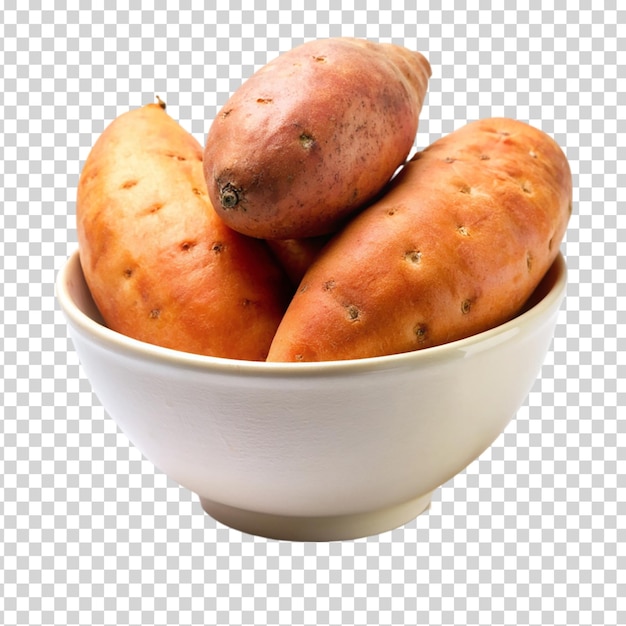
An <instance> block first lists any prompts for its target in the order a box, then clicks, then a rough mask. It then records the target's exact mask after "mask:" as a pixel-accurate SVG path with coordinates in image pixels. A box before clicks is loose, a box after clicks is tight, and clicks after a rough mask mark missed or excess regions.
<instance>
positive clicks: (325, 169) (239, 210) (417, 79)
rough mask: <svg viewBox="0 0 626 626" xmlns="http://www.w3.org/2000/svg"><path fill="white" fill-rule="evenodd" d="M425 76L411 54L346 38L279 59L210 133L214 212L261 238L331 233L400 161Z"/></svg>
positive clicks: (240, 92)
mask: <svg viewBox="0 0 626 626" xmlns="http://www.w3.org/2000/svg"><path fill="white" fill-rule="evenodd" d="M430 74H431V68H430V65H429V63H428V61H427V60H426V59H425V57H424V56H422V55H421V54H420V53H419V52H413V51H410V50H408V49H407V48H404V47H402V46H398V45H394V44H386V43H384V44H382V43H374V42H371V41H367V40H361V39H353V38H343V37H337V38H330V39H322V40H315V41H310V42H308V43H305V44H302V45H300V46H297V47H296V48H293V49H292V50H290V51H288V52H286V53H284V54H282V55H280V56H278V57H277V58H275V59H274V60H272V61H271V62H270V63H268V64H267V65H266V66H264V67H262V68H261V69H260V70H258V71H257V72H256V73H255V74H253V75H252V76H251V77H250V78H249V79H248V80H246V81H245V82H244V83H243V84H242V85H241V86H240V87H239V89H237V90H236V91H235V93H234V94H233V95H232V96H231V98H230V99H229V100H228V102H227V103H226V104H225V105H224V107H223V108H222V109H221V111H220V112H219V113H218V115H217V116H216V118H215V119H214V120H213V121H212V124H211V126H210V128H209V131H208V133H207V143H206V148H205V151H204V172H205V177H206V180H207V186H208V190H209V196H210V198H211V200H212V202H213V205H214V206H215V208H216V211H217V212H218V213H219V215H220V216H221V217H222V219H224V221H225V222H226V223H227V224H228V225H229V226H231V227H232V228H234V229H235V230H237V231H239V232H242V233H244V234H246V235H250V236H253V237H260V238H264V239H298V238H305V237H316V236H318V235H324V234H328V233H330V232H333V231H334V230H336V229H337V228H338V227H339V225H340V224H341V223H342V222H343V220H345V218H346V217H347V216H348V215H350V214H352V213H354V212H355V211H356V210H357V209H358V208H360V207H361V206H363V205H364V204H365V203H366V202H369V201H370V200H371V199H373V198H374V196H375V195H376V194H377V193H378V192H379V191H380V189H381V188H382V187H384V185H385V184H386V183H387V182H388V181H389V180H390V178H391V177H392V175H393V174H394V172H395V171H396V170H397V169H398V167H399V166H400V165H401V164H402V163H403V162H404V161H405V160H406V158H407V156H408V154H409V152H410V150H411V148H412V146H413V143H414V141H415V136H416V131H417V127H418V117H419V114H420V111H421V108H422V103H423V100H424V97H425V93H426V87H427V83H428V79H429V77H430Z"/></svg>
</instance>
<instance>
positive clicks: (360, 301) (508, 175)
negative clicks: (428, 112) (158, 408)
mask: <svg viewBox="0 0 626 626" xmlns="http://www.w3.org/2000/svg"><path fill="white" fill-rule="evenodd" d="M571 202H572V178H571V173H570V168H569V165H568V162H567V159H566V157H565V155H564V153H563V152H562V150H561V149H560V148H559V146H558V145H557V144H556V143H555V141H554V140H553V139H552V138H551V137H549V136H548V135H546V134H545V133H543V132H542V131H540V130H539V129H537V128H534V127H532V126H530V125H528V124H525V123H523V122H520V121H515V120H510V119H499V118H495V119H485V120H480V121H476V122H472V123H470V124H467V125H466V126H464V127H462V128H461V129H459V130H457V131H455V132H453V133H451V134H450V135H448V136H445V137H443V138H442V139H440V140H438V141H436V142H435V143H434V144H432V145H431V146H430V147H428V148H426V149H425V150H423V151H422V152H419V153H417V154H416V155H415V157H414V158H413V159H412V160H411V161H410V162H409V163H407V165H406V166H405V167H404V169H403V170H402V172H401V173H400V174H399V175H398V176H397V177H396V178H395V179H394V180H393V181H392V182H391V184H390V187H389V189H388V191H387V192H386V193H385V194H384V195H383V196H382V198H381V199H379V200H378V201H376V202H374V203H373V204H372V205H371V206H369V207H368V208H367V209H365V210H364V211H363V212H361V213H360V214H359V215H358V216H356V217H355V218H354V220H352V221H351V222H350V224H348V226H347V227H346V228H345V229H344V230H343V231H342V232H340V233H339V234H337V235H335V237H334V238H333V240H331V242H330V243H329V244H328V245H327V246H326V247H325V248H324V250H323V252H322V254H321V255H320V256H319V257H318V259H317V260H316V261H315V262H314V263H313V265H312V266H311V268H310V269H309V271H308V272H307V273H306V274H305V276H304V278H303V280H302V283H301V285H300V288H299V289H298V291H297V293H296V295H295V296H294V298H293V300H292V302H291V304H290V306H289V308H288V310H287V312H286V313H285V316H284V318H283V321H282V322H281V325H280V326H279V328H278V331H277V332H276V336H275V338H274V341H273V343H272V346H271V348H270V352H269V356H268V360H269V361H299V360H302V361H324V360H337V359H350V358H362V357H369V356H377V355H384V354H392V353H399V352H406V351H411V350H417V349H420V348H426V347H429V346H435V345H437V344H442V343H446V342H449V341H452V340H455V339H461V338H463V337H467V336H469V335H472V334H475V333H478V332H480V331H483V330H486V329H489V328H491V327H494V326H496V325H498V324H500V323H503V322H505V321H507V320H509V319H510V318H512V317H514V316H515V315H516V314H517V313H518V312H519V311H520V309H521V307H522V306H523V305H524V303H525V301H526V300H527V299H528V298H529V296H530V295H531V294H532V292H533V290H534V289H535V288H536V286H537V285H538V283H539V282H540V280H541V279H542V277H543V276H544V275H545V273H546V271H547V270H548V268H549V267H550V265H551V264H552V262H553V260H554V259H555V258H556V256H557V254H558V252H559V246H560V242H561V240H562V238H563V236H564V233H565V229H566V226H567V223H568V220H569V216H570V214H571V206H572V205H571Z"/></svg>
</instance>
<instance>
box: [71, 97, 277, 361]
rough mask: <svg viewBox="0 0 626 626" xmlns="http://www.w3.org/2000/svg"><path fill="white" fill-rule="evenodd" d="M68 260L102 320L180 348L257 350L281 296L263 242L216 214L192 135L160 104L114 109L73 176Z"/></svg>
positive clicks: (234, 353) (257, 355) (268, 334)
mask: <svg viewBox="0 0 626 626" xmlns="http://www.w3.org/2000/svg"><path fill="white" fill-rule="evenodd" d="M76 212H77V232H78V242H79V252H80V260H81V264H82V267H83V271H84V274H85V278H86V280H87V284H88V286H89V288H90V291H91V294H92V296H93V298H94V301H95V303H96V305H97V306H98V308H99V309H100V312H101V313H102V316H103V318H104V320H105V322H106V324H107V325H108V326H109V327H110V328H112V329H113V330H116V331H119V332H120V333H123V334H125V335H128V336H130V337H134V338H136V339H140V340H143V341H146V342H149V343H153V344H158V345H161V346H165V347H168V348H174V349H178V350H182V351H186V352H192V353H198V354H204V355H213V356H220V357H229V358H237V359H248V360H263V359H265V357H266V355H267V351H268V348H269V345H270V342H271V339H272V337H273V335H274V331H275V330H276V327H277V326H278V323H279V321H280V318H281V316H282V314H283V312H284V309H285V307H286V304H287V297H288V296H287V291H286V286H288V284H289V283H288V280H287V277H286V276H285V275H284V273H283V272H282V269H281V268H280V267H279V265H278V263H277V262H276V261H275V259H274V257H273V256H272V255H271V252H270V250H269V249H268V248H267V247H266V246H265V244H264V243H263V242H261V241H258V240H256V239H251V238H248V237H244V236H243V235H240V234H239V233H236V232H234V231H232V230H231V229H229V228H228V227H227V226H226V225H224V223H223V222H222V220H220V218H219V217H218V216H217V215H216V213H215V211H214V210H213V207H212V206H211V203H210V201H209V198H208V194H207V189H206V184H205V180H204V175H203V172H202V146H201V144H199V143H198V141H196V139H195V138H193V136H191V135H190V134H189V133H188V132H187V131H186V130H184V129H183V128H182V127H181V126H180V125H179V124H178V122H176V121H175V120H174V119H172V118H171V117H170V116H169V115H168V114H167V113H166V112H165V110H164V106H162V105H160V104H156V103H155V104H148V105H146V106H144V107H141V108H138V109H134V110H131V111H129V112H126V113H124V114H122V115H120V116H119V117H118V118H116V119H115V120H114V121H113V122H112V123H111V124H110V125H109V126H108V127H107V128H106V129H105V131H104V132H103V133H102V135H101V136H100V137H99V139H98V140H97V141H96V143H95V145H94V146H93V148H92V150H91V152H90V153H89V155H88V158H87V160H86V162H85V164H84V168H83V170H82V173H81V177H80V180H79V185H78V195H77V206H76Z"/></svg>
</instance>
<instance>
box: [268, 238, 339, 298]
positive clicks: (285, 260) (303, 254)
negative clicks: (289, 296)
mask: <svg viewBox="0 0 626 626" xmlns="http://www.w3.org/2000/svg"><path fill="white" fill-rule="evenodd" d="M329 238H330V237H329V236H328V235H322V236H320V237H310V238H309V239H268V240H267V245H268V246H269V247H270V250H271V251H272V252H273V253H274V256H275V257H276V258H277V259H278V262H279V263H280V264H281V266H282V267H283V269H284V270H285V273H286V274H287V276H289V279H290V280H291V282H292V283H293V285H294V287H297V286H298V285H299V284H300V281H301V280H302V277H303V276H304V275H305V274H306V272H307V270H308V269H309V267H311V265H312V264H313V261H315V259H316V258H317V257H318V256H319V254H320V252H321V251H322V248H323V247H324V246H325V245H326V243H328V240H329Z"/></svg>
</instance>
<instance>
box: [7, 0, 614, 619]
mask: <svg viewBox="0 0 626 626" xmlns="http://www.w3.org/2000/svg"><path fill="white" fill-rule="evenodd" d="M85 4H86V3H80V5H81V6H85ZM93 4H94V5H97V6H100V5H101V4H102V3H99V2H96V3H93ZM109 4H112V3H109ZM117 4H118V5H119V7H120V8H118V9H114V10H110V9H108V10H100V9H99V8H94V9H93V10H91V9H90V10H82V9H79V3H78V1H77V0H74V1H69V0H61V1H59V2H54V3H52V2H50V3H45V2H42V1H41V0H39V1H38V2H37V1H29V0H22V1H21V2H18V1H17V0H4V2H3V6H4V8H3V9H1V12H2V20H1V25H0V125H1V128H2V141H1V142H0V154H1V155H2V167H1V168H0V179H1V180H2V185H1V187H2V189H1V191H0V193H1V197H0V204H1V206H2V215H1V216H0V227H1V232H2V243H1V244H0V245H1V249H2V258H1V260H0V282H1V286H0V319H1V322H2V344H3V350H2V356H0V365H1V367H2V387H1V392H2V420H1V421H0V514H1V517H0V538H1V539H2V541H1V545H0V564H1V565H0V590H1V593H0V623H2V624H5V625H9V624H31V625H32V624H63V625H74V624H80V625H85V624H118V625H123V624H158V625H162V624H168V625H173V624H255V625H261V624H289V625H299V624H315V625H325V624H342V625H347V624H363V625H365V624H367V625H369V626H374V625H382V624H429V625H436V624H512V625H513V624H514V625H524V624H567V625H572V624H602V625H615V624H618V623H619V624H626V599H625V598H626V504H625V501H626V419H625V418H626V414H625V411H626V408H625V407H626V392H625V390H624V379H625V378H626V356H625V354H626V313H625V311H626V256H620V255H619V252H618V245H619V244H618V242H622V243H623V242H624V240H626V210H625V204H624V197H625V196H624V194H625V193H626V191H624V188H625V187H626V147H625V146H626V121H625V120H626V93H625V90H626V89H625V88H626V84H625V83H626V80H625V79H626V69H625V68H626V43H625V41H626V40H625V39H618V34H617V31H618V28H620V27H625V24H624V23H625V22H626V11H624V9H622V10H621V11H620V10H617V6H618V2H617V0H610V1H608V2H599V1H598V0H595V1H594V2H592V1H591V0H580V1H579V2H578V1H572V2H570V1H568V2H565V0H559V1H556V2H554V1H553V2H550V1H547V2H546V1H540V0H523V1H522V2H512V1H511V2H505V3H504V4H505V5H506V8H504V9H501V8H500V9H492V8H491V6H490V5H491V4H495V5H498V6H500V7H501V6H502V3H501V2H496V3H489V2H485V1H484V0H475V1H473V2H467V3H465V2H452V1H451V0H444V2H442V3H439V2H435V1H434V0H433V1H430V2H423V3H419V4H420V6H422V7H424V8H422V9H420V10H417V11H416V10H412V9H406V8H405V7H404V6H403V4H409V5H415V4H417V3H400V2H397V3H392V2H390V1H389V0H388V1H387V2H381V3H373V2H370V1H369V0H368V1H366V0H349V1H347V2H341V3H339V2H335V1H330V0H325V1H323V2H312V1H311V0H300V1H298V2H294V3H288V2H285V1H284V0H266V1H264V2H255V3H254V5H255V6H256V7H257V8H256V9H255V10H248V9H246V10H242V5H243V6H244V7H249V6H251V5H252V4H253V3H252V2H250V3H245V2H243V3H242V2H241V0H240V1H239V2H231V3H230V8H229V10H217V9H216V8H215V2H204V3H201V2H197V3H193V6H192V3H190V1H189V0H186V1H183V2H181V3H180V5H181V8H180V10H173V9H170V8H167V7H169V6H170V5H175V4H176V3H166V2H165V1H164V0H151V1H148V2H141V3H140V2H138V1H137V0H133V1H132V2H130V3H129V2H120V3H117ZM440 4H441V5H443V7H444V8H443V9H440V8H439V6H440ZM44 5H46V6H48V7H50V6H55V7H56V8H54V9H53V10H51V9H42V7H43V6H44ZM166 5H167V7H166ZM396 5H397V6H396ZM429 5H430V6H429ZM460 5H465V6H464V8H458V7H459V6H460ZM603 5H604V8H602V6H603ZM207 6H208V8H207ZM225 6H226V3H224V4H223V5H222V7H225ZM430 7H432V8H430ZM455 7H456V8H455ZM338 35H350V36H357V37H366V38H370V39H373V40H379V41H393V42H396V43H401V44H404V45H406V46H408V47H412V48H416V49H419V50H420V51H422V52H423V53H425V54H426V55H427V57H428V58H429V60H430V61H431V64H432V67H433V77H432V80H431V82H430V89H429V94H428V98H427V101H426V105H425V107H424V110H423V114H422V121H421V126H420V131H419V136H418V141H417V144H416V145H418V146H421V147H423V146H425V145H426V144H427V143H430V142H431V141H433V140H435V139H436V138H438V137H439V136H440V135H441V134H442V133H447V132H450V131H452V130H453V129H454V128H457V127H459V126H461V125H463V124H464V123H466V122H467V121H469V120H471V119H475V118H479V117H489V116H500V115H503V116H508V117H516V118H519V119H522V120H525V121H528V122H530V123H531V124H534V125H536V126H538V127H540V128H542V129H544V130H545V131H547V132H548V133H550V134H551V135H552V136H554V137H555V139H556V140H557V141H558V142H559V143H560V144H561V146H562V147H563V148H564V150H565V151H566V153H567V155H568V157H569V159H570V161H571V166H572V171H573V175H574V184H575V192H574V200H575V204H574V210H575V214H574V215H573V217H572V220H571V223H570V227H569V231H568V233H567V235H566V240H565V241H564V243H563V246H562V249H563V252H564V253H565V255H566V257H567V261H568V264H569V278H570V283H569V288H568V293H567V299H566V302H565V304H564V307H563V310H562V313H561V316H560V318H559V324H558V327H557V330H556V335H555V338H554V342H553V346H552V349H551V351H550V353H549V354H548V355H547V357H546V361H545V365H544V366H543V369H542V371H541V374H540V377H539V378H538V380H537V382H536V384H535V385H534V387H533V389H532V391H531V393H530V394H529V396H528V398H527V401H526V403H525V404H524V406H523V407H522V408H521V409H520V411H519V412H518V414H517V417H516V419H515V420H514V421H513V422H512V423H511V424H510V425H509V426H508V428H507V429H506V431H505V432H504V434H503V435H502V436H501V437H500V438H499V439H498V440H497V441H496V442H495V444H494V445H493V446H492V447H491V448H490V449H489V450H488V451H487V452H485V453H484V454H483V455H482V456H481V457H480V459H478V460H477V461H476V462H474V463H473V464H472V465H471V466H470V467H468V468H467V470H466V471H464V472H463V473H461V474H459V475H458V476H456V477H455V478H454V479H453V480H451V481H450V482H449V483H447V484H445V485H443V486H442V488H441V489H440V490H438V491H437V492H436V494H435V497H434V501H433V505H432V507H431V509H430V511H429V512H428V513H426V514H425V515H423V516H421V517H419V518H418V519H416V520H414V521H412V522H410V523H409V524H407V525H406V526H404V527H401V528H398V529H396V530H393V531H391V532H387V533H383V534H382V535H379V536H374V537H370V538H367V539H360V540H356V541H346V542H335V543H310V544H301V543H289V542H278V541H269V540H265V539H261V538H258V537H252V536H248V535H244V534H242V533H240V532H237V531H234V530H230V529H228V528H226V527H224V526H222V525H220V524H218V523H217V522H215V521H213V520H212V519H211V518H210V517H208V516H207V515H205V514H204V513H203V512H202V510H201V509H200V506H199V504H198V502H197V499H196V498H195V497H194V496H193V495H192V494H190V493H188V492H187V491H185V490H184V489H182V488H180V487H178V486H177V485H176V484H173V483H172V482H171V481H169V480H168V479H167V478H166V477H165V476H164V475H162V474H161V473H159V472H158V471H156V470H155V469H154V468H153V467H152V466H151V464H150V463H149V462H147V461H146V460H144V459H143V458H142V457H141V455H140V454H139V452H138V451H137V450H136V449H135V448H134V447H132V446H131V445H130V444H129V442H128V441H127V439H126V438H125V436H123V435H122V434H121V433H119V432H118V430H117V429H116V427H115V425H114V423H113V422H112V420H111V419H110V418H109V417H108V416H107V415H106V414H105V412H104V410H103V409H102V407H101V405H100V404H99V402H98V400H97V398H96V397H95V396H94V395H93V394H92V392H91V388H90V385H89V383H88V381H87V380H86V378H85V376H84V374H83V372H82V370H81V367H80V365H79V363H78V360H77V357H76V354H75V353H74V351H73V348H72V344H71V342H70V341H69V340H68V339H67V336H66V329H65V324H64V320H63V318H62V315H61V313H60V311H59V310H58V308H57V306H56V303H55V299H54V291H53V282H54V280H55V277H56V274H57V272H58V270H59V268H60V267H61V265H62V264H63V262H64V261H65V259H66V257H67V256H68V255H69V254H70V253H71V252H72V251H73V250H74V249H75V248H76V231H75V225H74V217H75V204H74V201H75V193H76V185H77V180H78V175H79V171H80V169H81V166H82V163H83V162H84V159H85V158H86V156H87V153H88V151H89V149H90V146H91V145H92V144H93V142H94V141H95V139H96V137H97V136H98V135H99V133H100V132H101V131H102V130H103V128H104V127H105V125H106V124H108V123H109V122H110V121H111V120H112V119H113V118H114V117H115V116H116V115H118V114H120V113H122V112H124V111H126V110H128V109H129V108H131V107H138V106H140V105H142V104H145V103H147V102H149V101H153V99H154V96H155V94H159V95H160V96H161V97H162V98H164V99H165V100H166V101H167V103H168V111H169V112H170V113H171V114H172V115H173V116H174V117H176V118H178V119H179V120H180V122H181V123H182V125H183V126H185V127H186V128H187V129H188V130H189V131H191V132H192V133H193V134H194V135H195V136H196V137H197V138H198V139H199V140H200V141H201V142H202V141H203V140H204V135H205V131H206V129H207V125H208V121H209V120H210V119H212V117H213V116H214V115H215V113H216V111H217V109H218V107H219V106H221V105H222V104H223V103H224V102H225V101H226V99H227V98H228V96H229V95H230V94H231V93H232V91H234V90H235V89H236V88H237V86H238V85H239V84H240V83H241V81H242V79H245V78H246V77H247V76H249V75H250V74H251V73H252V72H253V71H254V70H255V69H256V68H258V67H260V66H261V65H263V64H264V63H265V62H267V61H268V60H270V59H271V58H273V57H275V56H276V55H277V54H279V53H280V52H282V51H286V50H288V49H289V48H291V47H293V46H294V45H296V44H299V43H302V42H304V41H305V40H309V39H314V38H323V37H329V36H338ZM619 189H622V191H619ZM618 196H620V198H618ZM621 254H622V255H623V254H624V249H623V248H622V249H621Z"/></svg>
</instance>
